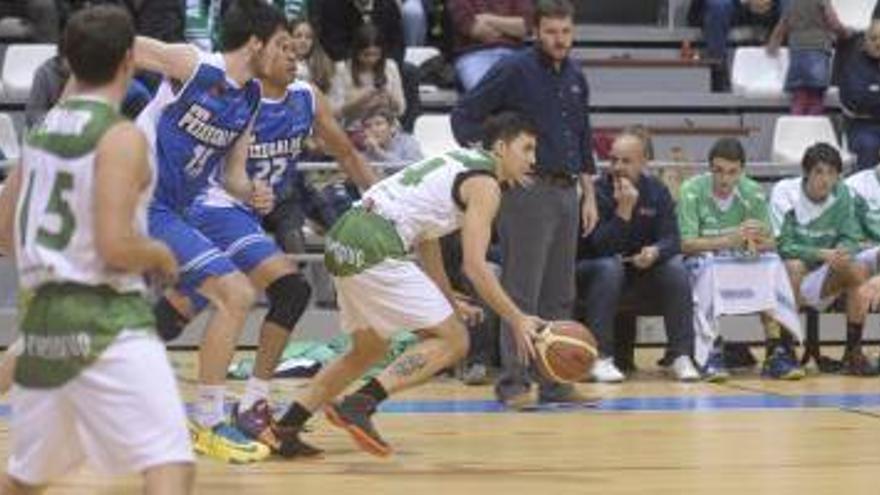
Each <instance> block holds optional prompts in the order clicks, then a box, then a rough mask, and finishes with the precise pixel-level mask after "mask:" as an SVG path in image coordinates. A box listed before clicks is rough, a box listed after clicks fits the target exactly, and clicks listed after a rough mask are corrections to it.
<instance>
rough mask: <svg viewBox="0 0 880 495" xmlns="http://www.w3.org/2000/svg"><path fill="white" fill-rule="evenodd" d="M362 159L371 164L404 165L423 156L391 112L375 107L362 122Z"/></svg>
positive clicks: (417, 145) (419, 148)
mask: <svg viewBox="0 0 880 495" xmlns="http://www.w3.org/2000/svg"><path fill="white" fill-rule="evenodd" d="M363 130H364V140H363V150H362V151H363V153H364V158H366V159H367V160H369V161H371V162H395V163H400V164H401V165H406V164H409V163H412V162H416V161H418V160H421V159H422V158H423V157H424V155H423V154H422V148H421V146H419V142H418V141H417V140H416V138H414V137H413V136H411V135H409V134H407V133H406V132H403V131H402V130H401V129H400V125H399V124H398V122H397V118H396V116H395V115H394V113H393V112H391V111H390V110H389V109H387V108H382V107H377V108H375V109H373V110H372V111H371V112H369V113H368V114H367V116H366V117H364V120H363Z"/></svg>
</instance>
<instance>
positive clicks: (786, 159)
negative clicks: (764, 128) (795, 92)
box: [773, 115, 852, 164]
mask: <svg viewBox="0 0 880 495" xmlns="http://www.w3.org/2000/svg"><path fill="white" fill-rule="evenodd" d="M818 142H825V143H828V144H831V145H832V146H834V147H835V148H837V149H838V150H840V149H841V147H840V141H839V140H838V139H837V134H836V133H835V132H834V126H833V125H831V119H829V118H828V117H824V116H794V115H787V116H783V117H779V118H778V119H776V127H775V128H774V129H773V161H774V162H779V163H782V164H793V163H800V162H801V158H802V157H803V155H804V151H805V150H806V149H807V148H809V147H810V146H812V145H814V144H816V143H818ZM841 155H842V158H843V161H844V163H847V162H849V161H850V160H851V158H852V157H851V155H850V154H849V153H847V152H846V151H841Z"/></svg>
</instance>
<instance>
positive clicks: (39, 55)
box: [2, 44, 58, 102]
mask: <svg viewBox="0 0 880 495" xmlns="http://www.w3.org/2000/svg"><path fill="white" fill-rule="evenodd" d="M57 51H58V49H57V47H56V46H55V45H46V44H15V45H9V47H8V48H7V49H6V56H5V57H4V58H3V76H2V77H3V91H4V94H5V97H6V99H7V100H9V101H14V102H23V101H27V98H28V95H29V94H30V92H31V84H32V83H33V81H34V73H35V72H37V68H39V67H40V66H41V65H42V64H43V62H45V61H46V60H49V59H50V58H52V57H54V56H55V54H56V53H57Z"/></svg>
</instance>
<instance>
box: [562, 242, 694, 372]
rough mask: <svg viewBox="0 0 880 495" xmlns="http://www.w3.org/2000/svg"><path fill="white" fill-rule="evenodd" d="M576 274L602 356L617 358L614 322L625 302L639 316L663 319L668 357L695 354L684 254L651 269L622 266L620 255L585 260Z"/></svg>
mask: <svg viewBox="0 0 880 495" xmlns="http://www.w3.org/2000/svg"><path fill="white" fill-rule="evenodd" d="M576 273H577V287H578V299H579V300H580V302H581V303H582V304H581V306H582V308H583V315H582V316H584V319H585V321H586V324H587V326H588V327H589V328H590V329H591V330H592V331H593V334H594V335H595V337H596V340H597V341H598V343H599V354H600V355H602V356H603V357H611V356H613V355H614V337H615V336H614V318H615V316H616V315H617V313H618V311H619V309H620V306H621V302H622V301H623V302H624V304H626V305H627V306H628V307H634V308H635V310H636V313H637V314H660V315H662V316H663V323H664V326H665V327H666V340H667V349H668V353H669V354H670V355H672V356H676V357H677V356H690V355H691V354H692V352H693V342H694V324H693V295H692V292H691V286H690V280H689V278H688V272H687V269H686V268H685V266H684V263H683V262H682V259H681V256H675V257H673V258H670V259H668V260H666V261H664V262H661V263H658V264H656V265H655V266H652V267H651V268H649V269H647V270H638V269H636V268H634V267H630V266H626V265H624V263H623V261H621V258H620V256H608V257H604V258H590V259H582V260H579V261H578V263H577V270H576Z"/></svg>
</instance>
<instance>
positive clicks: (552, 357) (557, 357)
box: [535, 321, 599, 383]
mask: <svg viewBox="0 0 880 495" xmlns="http://www.w3.org/2000/svg"><path fill="white" fill-rule="evenodd" d="M535 354H536V355H535V364H536V367H537V368H538V372H539V373H541V374H542V375H543V376H545V377H547V378H549V379H550V380H553V381H555V382H560V383H570V382H576V381H579V380H581V379H583V378H584V377H586V375H587V373H588V372H589V371H590V368H592V366H593V361H595V360H596V358H597V357H598V355H599V353H598V350H597V349H596V339H595V337H593V334H592V333H591V332H590V331H589V330H588V329H587V327H585V326H583V325H581V324H580V323H578V322H576V321H552V322H550V323H548V324H547V325H546V326H545V327H544V328H542V329H541V330H539V331H538V335H537V338H536V339H535Z"/></svg>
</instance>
